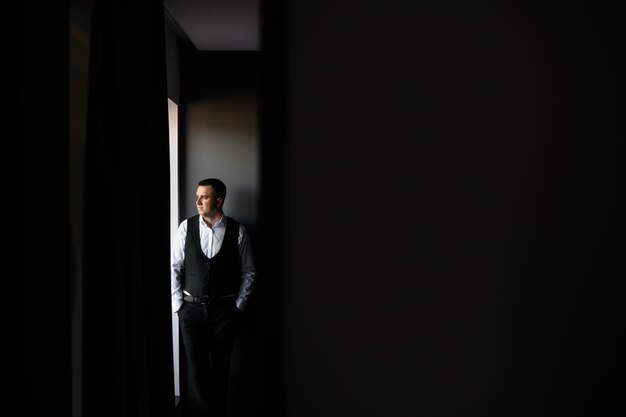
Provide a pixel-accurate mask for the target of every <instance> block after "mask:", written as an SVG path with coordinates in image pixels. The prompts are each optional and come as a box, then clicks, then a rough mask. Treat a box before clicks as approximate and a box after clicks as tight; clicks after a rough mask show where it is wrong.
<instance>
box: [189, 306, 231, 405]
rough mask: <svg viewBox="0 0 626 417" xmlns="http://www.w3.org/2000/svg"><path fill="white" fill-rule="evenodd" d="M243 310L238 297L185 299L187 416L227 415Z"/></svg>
mask: <svg viewBox="0 0 626 417" xmlns="http://www.w3.org/2000/svg"><path fill="white" fill-rule="evenodd" d="M240 315H241V311H240V310H239V309H238V308H237V306H236V304H235V299H234V298H229V299H220V300H217V301H214V302H211V303H209V304H197V303H190V302H185V303H184V304H183V306H182V307H181V308H180V310H179V311H178V321H179V325H180V326H179V327H180V330H181V336H182V339H183V344H184V346H185V353H186V355H187V362H186V363H187V368H186V369H187V373H188V375H190V378H188V381H189V384H190V386H188V387H187V390H186V391H187V392H186V395H183V396H182V398H181V405H182V406H183V410H184V415H185V416H186V417H225V416H227V413H226V398H227V395H228V381H229V376H230V359H231V354H232V351H233V345H234V341H235V333H236V325H237V322H238V321H239V316H240Z"/></svg>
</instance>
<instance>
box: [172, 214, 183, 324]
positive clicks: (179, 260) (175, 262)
mask: <svg viewBox="0 0 626 417" xmlns="http://www.w3.org/2000/svg"><path fill="white" fill-rule="evenodd" d="M186 238H187V220H183V221H182V222H181V223H180V225H179V226H178V229H177V231H176V236H174V239H173V240H172V254H171V265H172V272H171V287H172V288H171V289H172V311H173V312H174V313H175V312H177V311H178V310H179V309H180V307H181V306H182V305H183V289H182V286H181V277H182V271H183V269H184V268H185V239H186Z"/></svg>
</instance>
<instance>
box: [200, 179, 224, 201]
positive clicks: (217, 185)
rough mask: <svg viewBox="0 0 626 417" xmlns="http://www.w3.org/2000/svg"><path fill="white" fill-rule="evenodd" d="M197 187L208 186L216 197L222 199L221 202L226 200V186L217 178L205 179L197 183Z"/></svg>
mask: <svg viewBox="0 0 626 417" xmlns="http://www.w3.org/2000/svg"><path fill="white" fill-rule="evenodd" d="M198 185H203V186H204V185H210V186H211V187H213V190H215V192H216V193H217V196H218V197H222V200H226V184H224V183H223V182H222V180H219V179H217V178H207V179H204V180H202V181H199V182H198Z"/></svg>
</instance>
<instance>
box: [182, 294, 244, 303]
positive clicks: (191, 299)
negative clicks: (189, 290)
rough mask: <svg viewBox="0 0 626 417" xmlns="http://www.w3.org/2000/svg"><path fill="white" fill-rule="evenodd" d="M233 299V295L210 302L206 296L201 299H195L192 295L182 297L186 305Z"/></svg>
mask: <svg viewBox="0 0 626 417" xmlns="http://www.w3.org/2000/svg"><path fill="white" fill-rule="evenodd" d="M233 297H234V295H225V296H223V297H219V298H217V299H213V300H211V299H210V298H209V296H208V295H205V296H204V297H202V298H196V297H194V296H192V295H184V296H183V300H185V301H186V302H188V303H194V304H209V303H210V302H212V301H217V300H228V299H229V298H233Z"/></svg>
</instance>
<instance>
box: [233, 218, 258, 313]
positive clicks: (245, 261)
mask: <svg viewBox="0 0 626 417" xmlns="http://www.w3.org/2000/svg"><path fill="white" fill-rule="evenodd" d="M239 256H240V258H241V286H240V288H239V296H238V297H237V308H239V310H242V311H243V310H244V309H245V308H246V304H248V299H249V298H250V294H251V293H252V290H253V289H254V281H255V279H256V268H255V266H254V256H253V254H252V247H251V245H250V236H249V235H248V231H247V230H246V228H245V227H244V226H243V225H242V224H240V225H239Z"/></svg>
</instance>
